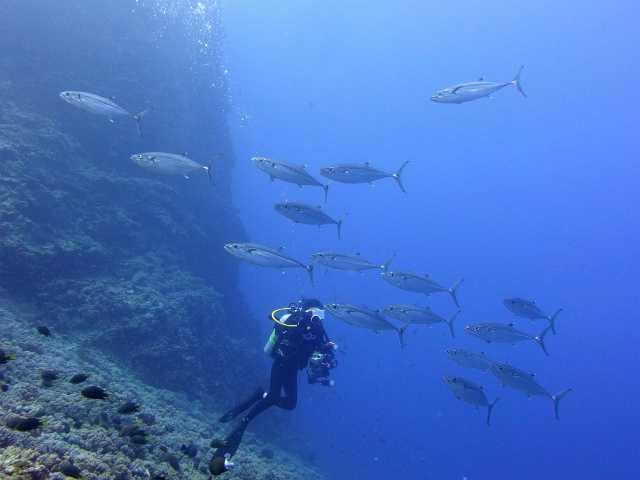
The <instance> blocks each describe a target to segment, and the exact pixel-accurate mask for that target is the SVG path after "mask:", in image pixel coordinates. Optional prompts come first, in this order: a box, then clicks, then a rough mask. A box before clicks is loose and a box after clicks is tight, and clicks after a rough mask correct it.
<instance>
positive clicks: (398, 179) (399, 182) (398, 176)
mask: <svg viewBox="0 0 640 480" xmlns="http://www.w3.org/2000/svg"><path fill="white" fill-rule="evenodd" d="M408 163H409V160H407V161H406V162H404V163H403V164H402V165H400V168H399V169H398V171H397V172H396V173H394V174H393V179H394V180H395V181H396V182H398V186H399V187H400V190H402V191H403V192H404V193H407V191H406V190H405V189H404V185H403V184H402V177H401V175H402V170H404V167H406V166H407V164H408Z"/></svg>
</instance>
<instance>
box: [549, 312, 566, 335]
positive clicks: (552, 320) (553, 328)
mask: <svg viewBox="0 0 640 480" xmlns="http://www.w3.org/2000/svg"><path fill="white" fill-rule="evenodd" d="M561 311H562V309H561V308H559V309H558V310H556V313H554V314H553V315H551V316H550V317H548V318H547V320H549V326H551V331H552V332H553V334H554V335H555V334H556V317H557V316H558V314H559V313H560V312H561Z"/></svg>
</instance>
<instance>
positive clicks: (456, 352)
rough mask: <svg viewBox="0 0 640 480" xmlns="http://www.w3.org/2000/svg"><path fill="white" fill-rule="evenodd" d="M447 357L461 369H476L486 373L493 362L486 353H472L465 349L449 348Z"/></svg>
mask: <svg viewBox="0 0 640 480" xmlns="http://www.w3.org/2000/svg"><path fill="white" fill-rule="evenodd" d="M447 355H448V356H449V358H450V359H451V360H453V361H454V362H455V363H457V364H458V365H460V366H461V367H466V368H474V369H476V370H480V371H482V372H486V371H488V370H489V369H490V368H491V365H492V364H493V361H492V360H491V359H490V358H489V357H487V355H486V354H485V353H484V352H480V353H477V352H472V351H471V350H466V349H464V348H448V349H447Z"/></svg>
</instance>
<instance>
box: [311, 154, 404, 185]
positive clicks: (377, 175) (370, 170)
mask: <svg viewBox="0 0 640 480" xmlns="http://www.w3.org/2000/svg"><path fill="white" fill-rule="evenodd" d="M408 163H409V162H408V161H407V162H404V163H403V164H402V165H400V168H398V170H397V171H396V172H393V173H391V172H385V171H383V170H378V169H377V168H374V167H372V166H371V165H370V164H369V162H365V163H363V164H355V163H343V164H338V165H332V166H330V167H323V168H321V169H320V175H322V176H323V177H326V178H328V179H330V180H334V181H336V182H342V183H372V182H374V181H376V180H381V179H383V178H393V179H394V180H395V181H396V183H397V184H398V186H399V187H400V190H402V191H403V192H404V193H407V191H406V190H405V188H404V185H403V184H402V177H401V175H402V170H404V167H406V166H407V164H408Z"/></svg>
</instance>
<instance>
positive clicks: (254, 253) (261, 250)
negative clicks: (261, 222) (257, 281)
mask: <svg viewBox="0 0 640 480" xmlns="http://www.w3.org/2000/svg"><path fill="white" fill-rule="evenodd" d="M224 249H225V250H226V251H227V253H229V254H230V255H233V256H234V257H237V258H239V259H241V260H245V261H247V262H249V263H253V264H254V265H259V266H261V267H271V268H303V269H304V270H306V271H307V273H308V274H309V279H310V280H311V284H312V285H313V265H305V264H304V263H302V262H299V261H298V260H296V259H295V258H291V257H289V256H287V255H285V254H284V253H282V249H279V250H276V249H273V248H269V247H265V246H263V245H258V244H255V243H227V244H226V245H225V246H224Z"/></svg>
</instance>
